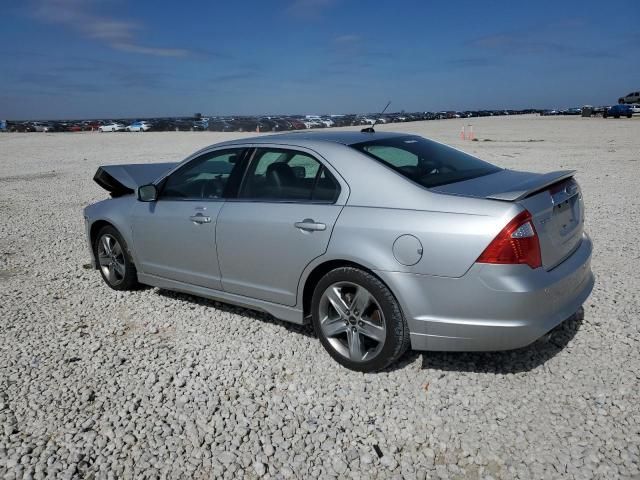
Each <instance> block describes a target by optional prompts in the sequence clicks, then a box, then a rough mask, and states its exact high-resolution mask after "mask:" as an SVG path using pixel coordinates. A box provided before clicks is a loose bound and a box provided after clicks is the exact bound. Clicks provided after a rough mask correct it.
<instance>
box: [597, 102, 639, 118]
mask: <svg viewBox="0 0 640 480" xmlns="http://www.w3.org/2000/svg"><path fill="white" fill-rule="evenodd" d="M602 116H603V117H604V118H607V117H613V118H620V117H627V118H631V117H632V116H633V110H632V109H631V106H629V105H625V104H623V103H619V104H618V105H614V106H613V107H609V108H605V109H604V111H603V112H602Z"/></svg>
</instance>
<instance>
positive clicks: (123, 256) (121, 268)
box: [94, 225, 138, 290]
mask: <svg viewBox="0 0 640 480" xmlns="http://www.w3.org/2000/svg"><path fill="white" fill-rule="evenodd" d="M94 254H95V258H96V261H97V262H98V267H99V269H100V274H101V275H102V279H103V280H104V281H105V283H106V284H107V285H109V286H110V287H111V288H113V289H114V290H133V289H135V288H136V287H137V286H138V273H137V271H136V267H135V265H134V264H133V262H132V261H131V258H130V257H129V253H128V251H127V245H126V243H125V242H124V239H123V238H122V236H121V235H120V233H119V232H118V231H117V230H116V229H115V228H113V227H112V226H110V225H107V226H105V227H102V229H101V230H100V232H98V235H97V237H96V241H95V243H94Z"/></svg>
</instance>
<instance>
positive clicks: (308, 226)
mask: <svg viewBox="0 0 640 480" xmlns="http://www.w3.org/2000/svg"><path fill="white" fill-rule="evenodd" d="M293 225H294V226H295V227H296V228H299V229H300V230H305V231H307V232H321V231H323V230H326V229H327V226H326V225H325V224H324V223H319V222H315V221H313V219H311V218H305V219H304V220H302V221H301V222H296V223H294V224H293Z"/></svg>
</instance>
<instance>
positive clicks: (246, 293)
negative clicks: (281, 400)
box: [84, 131, 594, 372]
mask: <svg viewBox="0 0 640 480" xmlns="http://www.w3.org/2000/svg"><path fill="white" fill-rule="evenodd" d="M573 174H574V172H572V171H558V172H552V173H548V174H536V173H527V172H518V171H512V170H504V169H501V168H498V167H496V166H494V165H491V164H489V163H486V162H484V161H482V160H479V159H478V158H476V157H473V156H471V155H468V154H466V153H463V152H461V151H459V150H456V149H453V148H451V147H448V146H445V145H443V144H440V143H438V142H435V141H432V140H427V139H424V138H421V137H418V136H415V135H405V134H397V133H395V134H394V133H381V132H377V133H376V132H371V131H368V132H321V133H304V132H303V133H292V134H284V135H272V136H261V137H257V138H251V139H242V140H236V141H231V142H225V143H221V144H217V145H213V146H211V147H208V148H205V149H203V150H201V151H199V152H196V153H195V154H193V155H192V156H190V157H189V158H187V159H186V160H184V161H183V162H181V163H177V164H173V163H168V164H144V165H140V164H133V165H112V166H103V167H100V168H99V169H98V171H97V172H96V175H95V177H94V180H95V181H96V182H97V183H98V184H100V185H101V186H102V187H104V188H105V189H106V190H108V191H109V192H110V194H111V198H110V199H107V200H104V201H101V202H98V203H96V204H93V205H90V206H88V207H86V208H85V210H84V217H85V221H86V232H87V239H88V243H89V247H90V251H91V254H92V257H93V264H94V265H95V267H96V268H97V269H99V271H100V272H101V274H102V277H103V278H104V280H105V282H106V283H107V285H109V286H110V287H111V288H114V289H116V290H129V289H133V288H135V287H136V286H137V285H138V284H139V283H141V284H145V285H151V286H155V287H159V288H164V289H170V290H175V291H181V292H187V293H190V294H193V295H199V296H203V297H208V298H212V299H216V300H219V301H223V302H229V303H233V304H237V305H242V306H246V307H249V308H253V309H258V310H261V311H265V312H268V313H270V314H272V315H273V316H275V317H277V318H280V319H283V320H287V321H290V322H294V323H299V324H303V323H306V322H312V324H313V327H314V329H315V332H316V334H317V336H318V338H319V339H320V341H321V342H322V345H323V346H324V347H325V349H326V350H327V352H328V353H329V354H330V355H331V356H332V357H333V358H334V359H335V360H337V361H338V362H339V363H341V364H342V365H344V366H345V367H347V368H350V369H353V370H359V371H364V372H370V371H375V370H379V369H382V368H385V367H386V366H388V365H389V364H390V363H392V362H393V361H395V360H396V359H398V357H400V356H401V355H402V354H403V352H405V351H406V350H407V349H409V348H412V349H415V350H447V351H470V350H484V351H486V350H505V349H514V348H518V347H522V346H525V345H528V344H530V343H532V342H533V341H535V340H536V339H537V338H539V337H540V336H542V335H544V334H545V333H547V332H548V331H549V330H551V329H553V328H554V327H555V326H557V325H558V324H560V323H561V322H563V321H564V320H565V319H567V318H569V317H570V316H571V315H572V314H573V313H574V312H576V311H577V310H578V309H579V308H580V306H581V305H582V303H583V302H584V301H585V300H586V299H587V297H588V296H589V294H590V292H591V290H592V288H593V284H594V277H593V274H592V273H591V268H590V259H591V250H592V246H591V241H590V240H589V237H588V236H587V235H586V234H585V233H584V232H583V226H584V207H583V201H582V193H581V191H580V188H579V186H578V184H577V183H576V181H575V179H574V178H573Z"/></svg>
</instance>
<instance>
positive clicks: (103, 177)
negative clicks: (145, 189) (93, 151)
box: [93, 163, 177, 197]
mask: <svg viewBox="0 0 640 480" xmlns="http://www.w3.org/2000/svg"><path fill="white" fill-rule="evenodd" d="M176 165H177V163H134V164H129V165H103V166H101V167H99V168H98V170H97V171H96V173H95V175H94V176H93V181H94V182H96V183H97V184H98V185H100V186H101V187H102V188H104V189H105V190H106V191H107V192H109V193H111V196H113V197H120V196H122V195H128V194H131V193H134V192H135V191H136V189H137V188H138V187H140V186H142V185H146V184H148V183H153V182H154V181H155V180H157V179H158V178H160V177H161V176H162V175H163V174H164V173H166V172H168V171H169V170H171V169H172V168H173V167H175V166H176Z"/></svg>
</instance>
